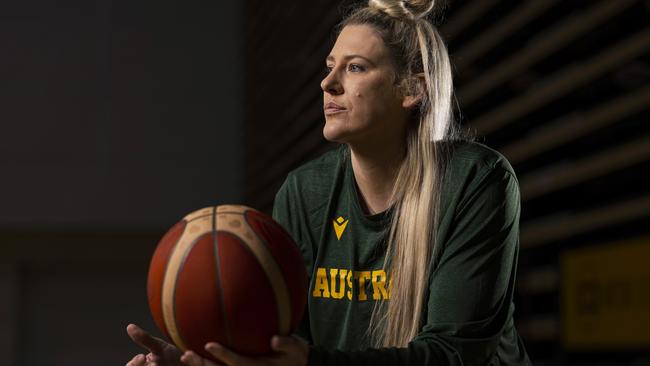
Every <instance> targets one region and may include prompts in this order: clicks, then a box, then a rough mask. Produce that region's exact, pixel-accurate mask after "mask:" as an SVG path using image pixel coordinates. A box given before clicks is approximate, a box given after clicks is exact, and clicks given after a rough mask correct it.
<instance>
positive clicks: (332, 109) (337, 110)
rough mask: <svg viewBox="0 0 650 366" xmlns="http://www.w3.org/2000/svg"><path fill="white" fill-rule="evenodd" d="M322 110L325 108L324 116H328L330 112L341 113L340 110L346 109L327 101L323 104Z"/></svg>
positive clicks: (344, 110)
mask: <svg viewBox="0 0 650 366" xmlns="http://www.w3.org/2000/svg"><path fill="white" fill-rule="evenodd" d="M324 110H325V115H326V116H329V115H330V114H336V113H341V112H346V111H347V110H346V109H345V108H343V107H341V106H340V105H338V104H336V103H333V102H329V103H327V104H325V108H324Z"/></svg>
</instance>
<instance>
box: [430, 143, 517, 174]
mask: <svg viewBox="0 0 650 366" xmlns="http://www.w3.org/2000/svg"><path fill="white" fill-rule="evenodd" d="M440 146H441V147H443V149H442V150H441V151H442V153H444V154H446V155H447V159H445V160H447V162H448V170H451V171H452V173H455V174H454V175H456V176H458V175H459V174H460V175H466V174H470V175H480V174H481V173H485V174H487V173H488V172H490V171H493V170H495V169H503V170H505V171H507V172H508V173H510V174H512V176H513V177H515V178H516V174H515V171H514V169H513V167H512V165H511V164H510V162H509V161H508V159H507V158H506V157H505V156H504V155H503V154H501V153H500V152H499V151H497V150H495V149H493V148H491V147H489V146H486V145H484V144H482V143H479V142H476V141H469V140H456V141H444V142H441V145H440Z"/></svg>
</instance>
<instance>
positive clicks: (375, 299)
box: [128, 0, 530, 366]
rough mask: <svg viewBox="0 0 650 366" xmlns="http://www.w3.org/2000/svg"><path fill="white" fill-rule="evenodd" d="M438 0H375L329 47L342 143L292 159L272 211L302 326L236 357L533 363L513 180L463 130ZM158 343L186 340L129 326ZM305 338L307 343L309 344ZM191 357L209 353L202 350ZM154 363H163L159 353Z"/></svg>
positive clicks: (278, 361) (331, 99)
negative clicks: (294, 265) (522, 322)
mask: <svg viewBox="0 0 650 366" xmlns="http://www.w3.org/2000/svg"><path fill="white" fill-rule="evenodd" d="M433 6H434V4H433V1H424V0H421V1H386V0H381V1H380V0H370V1H369V2H368V6H367V7H364V8H360V9H357V10H356V11H354V12H353V13H351V14H350V15H349V16H348V17H347V18H346V19H345V20H344V21H343V22H342V24H341V28H340V29H341V30H340V32H339V35H338V38H337V40H336V43H335V45H334V47H333V48H332V51H331V53H330V55H329V56H328V57H327V60H326V64H327V69H328V72H327V75H326V76H325V78H324V79H323V81H322V83H321V88H322V89H323V97H324V100H323V103H324V113H325V121H326V122H325V127H324V129H323V134H324V136H325V138H326V139H328V140H330V141H336V142H339V143H340V144H341V145H340V147H339V148H338V149H335V150H334V151H331V152H329V153H326V154H325V155H323V156H322V157H320V158H319V159H317V160H314V161H312V162H310V163H308V164H305V165H304V166H302V167H300V168H298V169H296V170H295V171H293V172H291V173H290V174H289V176H288V177H287V180H286V181H285V183H284V185H283V186H282V188H281V189H280V191H279V192H278V194H277V196H276V200H275V204H274V210H273V214H274V217H275V219H276V220H277V221H279V222H280V223H281V224H282V225H283V226H285V227H286V228H287V230H289V232H290V233H291V234H292V235H293V236H294V239H296V241H297V242H298V243H299V246H300V249H301V251H302V254H303V256H304V258H305V263H306V265H307V270H308V273H310V277H311V278H310V291H309V299H308V311H307V313H306V316H305V319H304V320H303V323H302V325H301V327H300V329H299V330H298V332H297V334H298V335H300V336H301V337H302V338H304V339H306V340H307V341H308V342H305V341H303V340H302V339H301V338H298V337H280V336H276V337H274V338H273V339H272V342H271V345H272V347H273V349H274V350H275V351H276V352H275V353H274V354H273V355H272V356H269V357H263V358H248V357H244V356H241V355H237V354H234V353H232V352H231V351H229V350H227V349H225V348H224V347H221V346H219V345H217V344H215V343H209V344H208V345H206V349H207V350H208V351H209V352H211V353H212V354H214V356H215V357H216V358H217V359H219V360H222V362H223V363H225V364H227V365H301V366H303V365H306V364H309V365H320V364H323V365H330V364H331V365H335V364H336V365H348V364H349V365H365V364H374V365H525V364H530V361H529V360H528V357H527V355H526V351H525V349H524V347H523V344H522V342H521V340H520V338H519V336H518V335H517V332H516V330H515V328H514V325H513V320H512V315H513V312H514V306H513V304H512V296H513V291H514V280H515V271H516V263H517V253H518V243H519V239H518V237H519V227H518V221H519V208H520V207H519V204H520V203H519V189H518V183H517V179H516V176H515V174H514V171H513V170H512V167H511V166H510V164H509V163H508V162H507V160H506V159H505V158H504V157H503V156H501V155H500V154H499V153H497V152H496V151H494V150H491V149H489V148H487V147H485V146H483V145H480V144H477V143H473V142H469V141H463V140H461V139H459V138H458V137H459V135H460V133H459V132H458V131H456V129H455V127H454V125H453V124H452V112H451V100H452V79H451V68H450V65H449V60H448V55H447V51H446V48H445V46H444V43H443V41H442V39H441V38H440V36H439V34H438V32H437V30H436V29H435V28H434V27H433V26H432V25H431V24H430V23H429V22H428V21H427V20H426V19H425V18H424V17H425V16H426V15H427V14H428V13H429V12H430V11H431V10H432V8H433ZM128 331H129V334H130V335H131V336H132V338H134V340H135V341H136V342H137V343H139V344H141V345H143V346H144V347H146V348H148V349H149V350H150V352H151V353H150V354H149V355H148V356H147V357H148V359H149V360H151V361H146V360H145V356H144V355H138V356H136V357H135V358H134V359H133V360H132V361H131V362H130V365H144V364H145V363H146V362H148V364H152V361H156V360H159V361H164V359H165V358H168V359H170V360H171V359H177V358H176V357H178V356H179V355H180V353H178V351H177V350H176V349H175V348H173V347H172V346H169V345H168V344H166V343H164V342H162V341H160V340H155V339H153V338H151V337H150V336H148V335H147V334H146V333H144V331H142V330H141V329H139V328H137V327H135V326H130V327H129V329H128ZM310 344H311V345H310ZM181 361H182V362H183V363H185V364H188V365H192V366H194V365H212V364H213V363H212V362H210V361H208V360H204V359H201V358H200V357H199V356H198V355H196V354H195V353H193V352H186V353H185V354H183V355H182V357H181ZM158 364H160V365H164V363H163V362H159V363H158Z"/></svg>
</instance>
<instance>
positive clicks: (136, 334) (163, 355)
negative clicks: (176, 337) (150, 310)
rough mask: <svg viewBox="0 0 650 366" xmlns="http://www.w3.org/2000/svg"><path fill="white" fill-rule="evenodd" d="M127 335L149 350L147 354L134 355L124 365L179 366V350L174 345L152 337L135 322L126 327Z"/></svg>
mask: <svg viewBox="0 0 650 366" xmlns="http://www.w3.org/2000/svg"><path fill="white" fill-rule="evenodd" d="M126 332H127V333H128V334H129V337H131V339H132V340H133V342H135V343H136V344H137V345H138V346H140V347H142V348H144V349H147V350H149V353H148V354H147V355H144V354H139V355H136V356H135V357H133V358H132V359H131V361H129V362H128V363H127V364H126V366H145V365H151V366H154V365H155V366H181V365H182V363H181V354H182V353H181V351H180V350H179V349H178V348H176V347H175V346H173V345H171V344H169V343H167V342H165V341H163V340H162V339H160V338H156V337H153V336H152V335H151V334H149V333H147V332H145V331H144V330H143V329H142V328H140V327H138V326H137V325H135V324H129V325H128V326H127V327H126Z"/></svg>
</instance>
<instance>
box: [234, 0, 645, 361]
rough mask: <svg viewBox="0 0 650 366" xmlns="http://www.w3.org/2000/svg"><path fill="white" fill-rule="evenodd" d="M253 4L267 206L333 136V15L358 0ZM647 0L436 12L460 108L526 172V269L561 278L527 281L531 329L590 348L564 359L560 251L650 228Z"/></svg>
mask: <svg viewBox="0 0 650 366" xmlns="http://www.w3.org/2000/svg"><path fill="white" fill-rule="evenodd" d="M247 4H248V16H247V19H248V24H247V35H246V37H247V46H246V47H247V61H246V62H247V71H248V74H247V83H246V88H247V90H246V95H247V117H246V121H247V124H246V141H247V147H246V152H247V157H246V188H245V190H246V200H247V203H248V204H250V205H253V206H255V207H258V208H260V209H263V210H270V208H271V205H272V201H273V195H274V194H275V191H276V190H277V188H278V187H279V185H280V184H281V183H282V181H283V179H284V178H285V176H286V174H287V172H288V171H290V170H291V169H293V168H295V167H297V166H298V165H300V164H301V163H303V162H305V161H307V160H309V159H311V158H313V157H315V156H317V155H319V154H320V153H322V152H323V151H325V150H326V149H329V148H331V147H332V146H331V145H328V144H327V143H326V142H325V141H324V140H323V138H322V135H321V128H322V124H323V117H322V110H321V98H322V96H321V91H320V88H319V82H320V80H321V77H322V70H323V65H324V61H323V60H324V57H325V56H326V55H327V53H328V51H329V49H330V47H331V45H332V44H333V39H332V33H331V31H332V28H333V26H334V25H335V24H336V22H337V21H338V20H339V19H340V17H341V9H342V8H343V7H345V6H347V5H349V4H350V2H333V1H309V2H300V1H294V2H287V1H281V2H263V1H253V0H249V1H248V2H247ZM648 4H649V3H648V2H647V1H641V0H616V1H610V0H599V1H594V0H572V1H538V0H528V1H498V0H489V1H488V0H482V1H461V0H456V1H449V3H448V7H447V9H446V11H445V13H444V17H443V20H442V21H440V22H439V25H440V30H441V32H442V34H443V37H444V38H445V39H446V40H447V42H448V44H449V49H450V54H451V57H452V62H453V64H454V69H455V83H456V95H457V98H458V101H459V108H460V112H459V113H458V119H459V121H460V122H461V123H462V124H464V125H465V126H468V127H469V128H471V129H474V130H475V131H476V132H477V134H478V136H479V142H482V143H485V144H487V145H488V146H490V147H493V148H495V149H497V150H499V151H501V152H502V153H503V154H504V155H505V156H506V157H507V158H508V159H509V160H510V161H511V163H512V164H513V166H514V168H515V171H516V173H517V176H518V178H519V182H520V185H521V191H522V203H523V205H522V220H521V228H522V235H521V245H522V253H521V258H520V259H521V260H520V266H519V271H520V276H521V278H522V279H524V281H525V279H527V278H532V279H536V278H542V277H543V278H552V279H553V280H552V281H546V282H545V284H546V285H544V286H536V285H535V284H533V285H531V286H528V285H525V284H524V285H522V286H520V290H519V293H520V295H519V296H520V298H518V299H517V301H518V303H519V305H520V306H519V307H518V316H519V320H520V324H521V329H522V334H524V336H525V338H526V341H527V344H528V345H529V348H530V351H531V354H532V356H533V357H534V358H535V360H537V361H540V362H544V361H546V362H549V363H550V364H563V363H566V362H569V361H568V360H570V362H575V363H576V364H580V363H581V362H582V363H583V364H589V362H591V361H590V360H592V359H591V358H589V357H587V356H585V357H583V358H582V359H581V358H580V357H581V356H576V357H577V358H576V357H574V358H567V354H570V350H563V349H562V345H561V343H560V340H559V339H558V334H559V333H560V327H561V316H560V309H559V302H558V301H557V296H558V287H559V285H558V283H560V282H561V276H560V274H559V269H558V268H559V267H558V261H559V259H558V258H559V256H560V254H561V253H562V251H563V250H566V249H571V248H575V247H581V246H589V245H607V243H608V242H614V241H617V240H623V239H626V238H633V237H640V236H643V235H645V234H647V233H648V231H649V229H650V225H647V223H648V222H649V221H650V220H648V219H649V216H650V205H648V197H650V192H649V189H648V187H650V178H649V177H650V174H649V172H650V148H649V146H650V136H649V133H648V132H649V129H648V127H647V124H648V116H649V114H648V109H649V106H650V90H649V89H648V85H649V83H648V82H649V81H650V57H649V56H650V26H649V25H648V24H650V23H649V22H648V19H650V16H649V15H650V12H649V8H650V5H648ZM549 273H550V274H549ZM542 275H543V276H542ZM526 283H534V280H530V281H528V282H526ZM529 289H530V290H529ZM549 350H550V351H549ZM610 356H611V357H612V359H615V358H616V357H618V356H620V354H617V353H616V352H612V353H611V355H610ZM610 356H608V354H607V353H605V354H603V356H602V357H603V360H607V357H610ZM628 360H629V362H631V363H632V362H634V358H633V357H632V358H630V357H628Z"/></svg>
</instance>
